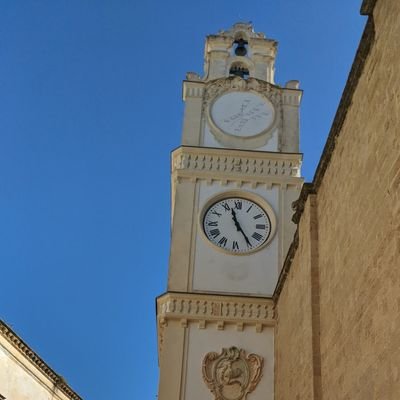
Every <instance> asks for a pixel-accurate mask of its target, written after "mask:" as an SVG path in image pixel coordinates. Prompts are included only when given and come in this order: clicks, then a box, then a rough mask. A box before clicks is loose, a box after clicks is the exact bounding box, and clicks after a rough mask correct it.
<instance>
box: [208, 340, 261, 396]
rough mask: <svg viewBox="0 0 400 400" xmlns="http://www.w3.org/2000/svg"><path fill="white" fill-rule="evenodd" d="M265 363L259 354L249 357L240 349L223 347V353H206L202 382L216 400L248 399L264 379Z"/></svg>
mask: <svg viewBox="0 0 400 400" xmlns="http://www.w3.org/2000/svg"><path fill="white" fill-rule="evenodd" d="M263 365H264V360H263V358H262V357H261V356H259V355H257V354H249V355H247V356H246V352H245V351H244V350H241V349H238V348H237V347H230V348H223V349H222V352H221V353H220V354H218V353H215V352H210V353H207V354H206V356H205V357H204V360H203V368H202V371H203V379H204V382H205V383H206V385H207V386H208V388H209V389H210V390H211V392H212V393H213V394H214V396H215V400H245V399H246V397H247V394H248V393H251V392H252V391H253V390H254V389H255V388H256V386H257V385H258V383H259V382H260V379H261V376H262V369H263Z"/></svg>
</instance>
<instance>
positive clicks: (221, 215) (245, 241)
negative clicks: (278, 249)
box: [203, 197, 271, 254]
mask: <svg viewBox="0 0 400 400" xmlns="http://www.w3.org/2000/svg"><path fill="white" fill-rule="evenodd" d="M203 229H204V233H205V235H206V237H207V239H208V240H209V241H210V242H211V243H213V244H214V245H216V246H218V247H220V248H221V249H223V250H225V251H227V252H231V253H238V254H244V253H249V252H252V251H254V250H256V249H258V248H260V247H261V246H263V245H264V244H265V243H266V241H267V240H268V238H269V236H270V234H271V219H270V217H269V216H268V214H267V212H266V211H265V210H264V209H263V208H262V207H260V206H259V205H258V204H257V203H255V202H254V201H251V200H248V199H245V198H241V197H229V198H225V199H222V200H219V201H217V202H215V203H214V204H212V205H211V206H210V207H209V208H208V209H207V210H206V212H205V214H204V218H203Z"/></svg>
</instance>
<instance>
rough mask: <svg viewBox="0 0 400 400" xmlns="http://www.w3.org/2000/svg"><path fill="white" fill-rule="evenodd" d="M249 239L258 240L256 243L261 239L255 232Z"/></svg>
mask: <svg viewBox="0 0 400 400" xmlns="http://www.w3.org/2000/svg"><path fill="white" fill-rule="evenodd" d="M251 237H252V238H254V239H256V240H258V241H260V240H261V239H262V235H260V234H259V233H257V232H254V233H253V234H252V235H251Z"/></svg>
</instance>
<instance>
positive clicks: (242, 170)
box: [172, 146, 303, 186]
mask: <svg viewBox="0 0 400 400" xmlns="http://www.w3.org/2000/svg"><path fill="white" fill-rule="evenodd" d="M301 161H302V155H301V154H295V153H273V152H271V153H269V152H262V151H244V150H228V149H215V148H207V147H188V146H181V147H179V148H178V149H176V150H174V151H173V152H172V177H173V181H174V182H177V181H178V182H179V181H180V180H181V179H190V180H196V179H201V180H206V181H208V182H213V181H219V182H221V183H222V184H226V183H228V182H236V183H238V185H239V186H241V185H242V184H244V183H250V184H251V185H253V186H254V185H255V186H257V185H258V184H270V185H272V184H281V185H295V186H300V185H301V184H302V182H303V180H302V178H300V166H301Z"/></svg>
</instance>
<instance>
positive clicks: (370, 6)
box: [360, 0, 377, 15]
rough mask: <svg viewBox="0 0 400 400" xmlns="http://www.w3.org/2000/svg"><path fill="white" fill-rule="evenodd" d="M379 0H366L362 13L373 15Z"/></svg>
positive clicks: (363, 3)
mask: <svg viewBox="0 0 400 400" xmlns="http://www.w3.org/2000/svg"><path fill="white" fill-rule="evenodd" d="M376 1H377V0H364V1H363V2H362V5H361V10H360V14H362V15H372V13H373V12H374V8H375V5H376Z"/></svg>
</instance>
